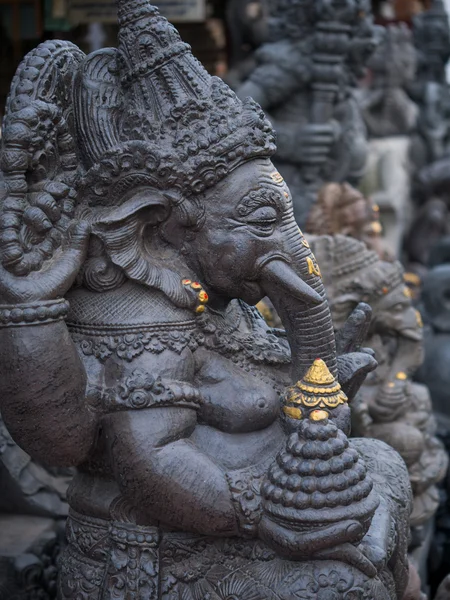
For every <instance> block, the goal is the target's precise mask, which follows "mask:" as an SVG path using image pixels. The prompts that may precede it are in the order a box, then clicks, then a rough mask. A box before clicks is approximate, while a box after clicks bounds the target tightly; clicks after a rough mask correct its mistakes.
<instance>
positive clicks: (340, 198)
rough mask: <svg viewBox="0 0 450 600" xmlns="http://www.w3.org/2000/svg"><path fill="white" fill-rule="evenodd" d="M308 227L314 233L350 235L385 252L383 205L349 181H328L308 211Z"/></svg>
mask: <svg viewBox="0 0 450 600" xmlns="http://www.w3.org/2000/svg"><path fill="white" fill-rule="evenodd" d="M305 231H306V233H308V234H312V235H319V236H322V235H336V234H342V235H347V236H349V237H351V238H354V239H356V240H360V241H362V242H364V243H365V244H366V246H367V247H368V248H370V249H371V250H373V251H374V252H376V253H377V254H378V255H379V256H380V258H384V257H385V256H386V250H385V247H384V239H383V235H382V234H383V227H382V225H381V223H380V209H379V207H378V205H376V204H375V203H374V202H373V201H372V200H371V199H370V198H367V197H365V196H364V195H363V194H362V193H361V192H360V191H359V190H357V189H356V188H354V187H353V186H351V185H350V184H348V183H327V184H325V185H324V186H323V187H322V188H321V189H320V190H319V195H318V198H317V202H316V203H315V204H314V205H313V207H312V208H311V211H310V213H309V215H308V221H307V223H306V227H305Z"/></svg>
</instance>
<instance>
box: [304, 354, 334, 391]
mask: <svg viewBox="0 0 450 600" xmlns="http://www.w3.org/2000/svg"><path fill="white" fill-rule="evenodd" d="M303 380H304V381H305V382H306V383H313V384H316V385H329V384H330V383H334V382H335V381H336V379H335V378H334V377H333V375H332V373H331V372H330V370H329V368H328V367H327V365H326V363H325V361H323V360H322V359H321V358H316V360H315V361H314V363H313V364H312V365H311V367H310V368H309V370H308V372H307V373H306V375H305V377H304V379H303Z"/></svg>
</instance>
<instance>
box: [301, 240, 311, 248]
mask: <svg viewBox="0 0 450 600" xmlns="http://www.w3.org/2000/svg"><path fill="white" fill-rule="evenodd" d="M302 244H303V245H304V246H305V248H311V246H310V245H309V242H308V240H305V239H304V238H303V240H302Z"/></svg>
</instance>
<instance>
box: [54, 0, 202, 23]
mask: <svg viewBox="0 0 450 600" xmlns="http://www.w3.org/2000/svg"><path fill="white" fill-rule="evenodd" d="M54 1H55V0H54ZM69 4H70V6H69V18H70V20H71V21H72V22H73V23H116V22H117V12H116V2H115V0H69ZM155 6H157V7H158V8H159V9H160V11H161V14H163V15H164V16H165V17H167V18H168V19H169V21H173V22H174V23H177V22H194V21H197V22H198V21H204V20H205V18H206V0H155Z"/></svg>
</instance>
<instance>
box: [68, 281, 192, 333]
mask: <svg viewBox="0 0 450 600" xmlns="http://www.w3.org/2000/svg"><path fill="white" fill-rule="evenodd" d="M67 299H68V300H69V303H70V311H69V315H68V317H67V323H68V326H69V329H70V330H71V331H73V332H80V331H83V332H84V333H91V334H93V335H95V334H96V333H101V334H102V335H103V334H105V333H111V334H115V333H119V332H129V333H131V332H132V331H134V330H136V331H140V332H143V331H147V330H162V329H164V330H167V331H170V330H179V329H186V328H187V329H190V328H192V329H194V328H195V315H194V313H193V312H192V311H189V310H187V309H183V308H178V307H177V306H175V305H174V304H173V303H172V302H171V301H170V300H169V299H168V298H167V296H165V295H164V294H163V293H162V292H160V291H158V290H154V289H150V288H147V287H144V286H143V285H139V284H137V283H134V282H131V281H128V282H127V283H125V284H124V285H123V286H121V287H119V288H117V289H114V290H111V291H107V292H102V293H96V292H91V291H88V290H86V289H85V288H77V289H74V290H72V291H71V292H70V293H69V294H68V296H67Z"/></svg>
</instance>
